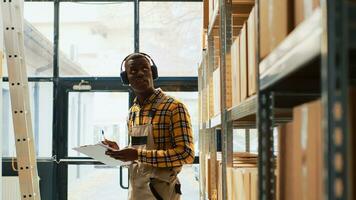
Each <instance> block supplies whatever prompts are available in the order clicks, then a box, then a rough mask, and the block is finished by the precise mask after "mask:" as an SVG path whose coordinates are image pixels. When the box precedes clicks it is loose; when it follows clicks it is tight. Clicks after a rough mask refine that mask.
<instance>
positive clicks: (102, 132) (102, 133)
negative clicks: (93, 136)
mask: <svg viewBox="0 0 356 200" xmlns="http://www.w3.org/2000/svg"><path fill="white" fill-rule="evenodd" d="M101 135H102V136H103V138H104V140H106V138H105V135H104V130H101Z"/></svg>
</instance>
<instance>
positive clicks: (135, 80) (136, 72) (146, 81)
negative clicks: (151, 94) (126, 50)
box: [125, 58, 153, 92]
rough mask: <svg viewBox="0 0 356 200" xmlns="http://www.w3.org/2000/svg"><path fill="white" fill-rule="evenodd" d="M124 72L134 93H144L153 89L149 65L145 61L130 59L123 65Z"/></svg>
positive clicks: (143, 59) (142, 59)
mask: <svg viewBox="0 0 356 200" xmlns="http://www.w3.org/2000/svg"><path fill="white" fill-rule="evenodd" d="M125 70H126V72H127V78H128V79H129V83H130V85H131V87H132V89H133V90H134V91H136V92H145V91H146V90H148V89H150V88H153V78H152V71H151V65H150V63H149V62H148V60H147V59H145V58H135V59H130V60H128V61H127V63H126V65H125Z"/></svg>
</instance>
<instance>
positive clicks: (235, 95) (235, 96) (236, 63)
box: [231, 37, 241, 106]
mask: <svg viewBox="0 0 356 200" xmlns="http://www.w3.org/2000/svg"><path fill="white" fill-rule="evenodd" d="M231 65H232V66H231V68H232V73H231V77H232V94H231V95H232V106H237V105H238V104H240V102H241V90H240V84H241V83H240V37H237V38H236V40H235V41H234V42H233V43H232V46H231Z"/></svg>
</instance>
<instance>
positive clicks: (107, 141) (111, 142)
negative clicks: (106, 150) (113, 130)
mask: <svg viewBox="0 0 356 200" xmlns="http://www.w3.org/2000/svg"><path fill="white" fill-rule="evenodd" d="M102 143H103V144H105V145H108V146H109V147H110V148H113V149H116V150H119V149H120V148H119V145H117V143H116V142H114V141H110V140H107V139H105V140H104V141H102Z"/></svg>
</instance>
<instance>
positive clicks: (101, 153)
mask: <svg viewBox="0 0 356 200" xmlns="http://www.w3.org/2000/svg"><path fill="white" fill-rule="evenodd" d="M108 149H110V150H114V151H115V149H112V148H110V147H109V146H106V145H104V144H102V143H98V144H94V145H84V146H80V147H75V148H73V150H75V151H78V152H80V153H82V154H85V155H87V156H89V157H91V158H93V159H95V160H97V161H100V162H102V163H104V164H106V165H109V166H112V167H116V166H121V165H128V164H130V162H123V161H120V160H116V159H115V158H112V157H110V156H108V155H106V154H105V152H106V151H107V150H108Z"/></svg>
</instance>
